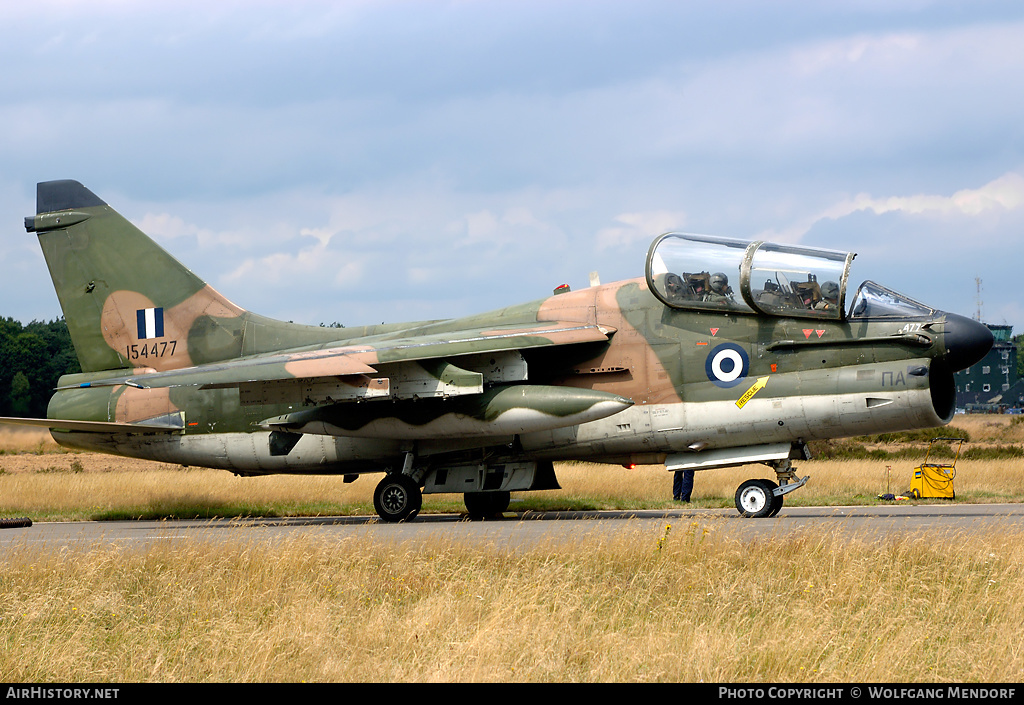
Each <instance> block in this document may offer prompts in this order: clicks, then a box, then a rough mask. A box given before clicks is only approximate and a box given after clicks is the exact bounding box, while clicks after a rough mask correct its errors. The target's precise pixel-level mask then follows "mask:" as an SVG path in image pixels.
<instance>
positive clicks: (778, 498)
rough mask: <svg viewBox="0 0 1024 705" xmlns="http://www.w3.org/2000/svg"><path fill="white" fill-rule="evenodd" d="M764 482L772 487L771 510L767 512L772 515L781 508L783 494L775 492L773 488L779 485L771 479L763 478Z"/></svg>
mask: <svg viewBox="0 0 1024 705" xmlns="http://www.w3.org/2000/svg"><path fill="white" fill-rule="evenodd" d="M765 482H767V483H768V486H769V487H771V488H772V510H771V511H770V512H768V516H770V517H773V516H775V515H776V514H778V513H779V512H780V511H781V510H782V497H783V495H781V494H778V495H777V494H775V488H776V487H778V486H779V485H778V483H777V482H773V481H772V480H765Z"/></svg>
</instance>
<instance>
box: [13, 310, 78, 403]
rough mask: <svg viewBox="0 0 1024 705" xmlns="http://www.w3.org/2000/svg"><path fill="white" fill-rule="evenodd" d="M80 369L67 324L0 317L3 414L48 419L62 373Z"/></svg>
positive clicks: (56, 321) (60, 320)
mask: <svg viewBox="0 0 1024 705" xmlns="http://www.w3.org/2000/svg"><path fill="white" fill-rule="evenodd" d="M73 372H81V367H79V365H78V356H77V355H76V354H75V348H74V346H73V345H72V344H71V335H70V334H69V333H68V326H67V323H65V322H64V319H63V318H59V319H57V320H55V321H47V322H44V321H32V322H31V323H28V324H26V325H22V324H21V323H20V322H18V321H16V320H14V319H13V318H0V416H29V417H35V418H45V416H46V405H47V404H48V403H49V401H50V397H51V396H53V389H54V387H56V386H57V380H58V379H60V376H61V375H64V374H70V373H73Z"/></svg>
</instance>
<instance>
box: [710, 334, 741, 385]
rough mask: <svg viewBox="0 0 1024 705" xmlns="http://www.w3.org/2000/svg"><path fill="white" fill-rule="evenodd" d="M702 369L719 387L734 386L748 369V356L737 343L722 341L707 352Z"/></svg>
mask: <svg viewBox="0 0 1024 705" xmlns="http://www.w3.org/2000/svg"><path fill="white" fill-rule="evenodd" d="M704 370H705V371H706V372H707V374H708V379H709V380H711V381H712V382H714V383H715V384H717V385H718V386H719V387H735V386H736V385H737V384H739V383H740V382H742V381H743V378H744V377H746V376H747V373H748V372H749V371H750V358H749V357H747V351H746V350H744V349H743V348H741V347H740V346H739V345H736V344H735V343H722V344H721V345H719V346H718V347H716V348H715V349H714V350H712V351H711V352H709V353H708V359H707V361H706V362H705V363H704Z"/></svg>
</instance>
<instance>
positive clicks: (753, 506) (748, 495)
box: [736, 480, 775, 519]
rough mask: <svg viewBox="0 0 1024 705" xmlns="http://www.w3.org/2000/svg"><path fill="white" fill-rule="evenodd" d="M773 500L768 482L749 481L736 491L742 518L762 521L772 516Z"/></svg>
mask: <svg viewBox="0 0 1024 705" xmlns="http://www.w3.org/2000/svg"><path fill="white" fill-rule="evenodd" d="M773 498H774V495H773V494H772V486H771V484H770V482H769V481H768V480H747V481H746V482H744V483H743V484H742V485H740V486H739V489H737V490H736V509H737V510H738V511H739V513H740V514H741V515H742V516H745V517H752V518H755V519H760V518H762V517H766V516H769V515H770V514H771V511H772V508H773V506H774V504H775V502H774V499H773Z"/></svg>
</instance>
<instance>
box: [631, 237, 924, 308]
mask: <svg viewBox="0 0 1024 705" xmlns="http://www.w3.org/2000/svg"><path fill="white" fill-rule="evenodd" d="M856 256H857V255H856V254H855V253H853V252H838V251H835V250H823V249H818V248H815V247H800V246H796V245H777V244H774V243H770V242H760V241H756V242H746V241H743V240H730V239H727V238H721V237H712V236H709V235H691V234H686V233H666V234H665V235H662V236H661V237H659V238H658V239H656V240H655V241H654V242H653V243H652V244H651V249H650V250H649V251H648V252H647V285H648V286H649V287H650V289H651V291H652V292H654V295H655V296H657V297H658V298H659V299H660V300H661V301H662V302H663V303H664V304H665V305H666V306H671V307H672V308H680V309H690V310H703V311H719V312H724V311H727V312H737V313H762V314H768V315H771V316H790V317H794V318H817V319H830V320H837V321H842V320H846V319H847V317H849V318H853V319H861V318H900V319H905V318H929V317H932V316H934V315H935V314H936V313H937V311H936V309H934V308H931V307H930V306H927V305H925V304H923V303H921V302H919V301H915V300H914V299H912V298H910V297H909V296H905V295H903V294H901V293H899V292H897V291H893V290H892V289H889V288H887V287H884V286H882V285H881V284H876V283H875V282H873V281H866V282H864V283H863V284H861V285H860V288H858V289H857V293H856V295H855V296H854V297H853V305H852V306H850V312H849V315H847V313H846V287H847V283H848V279H849V276H850V265H851V263H852V262H853V258H854V257H856Z"/></svg>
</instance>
